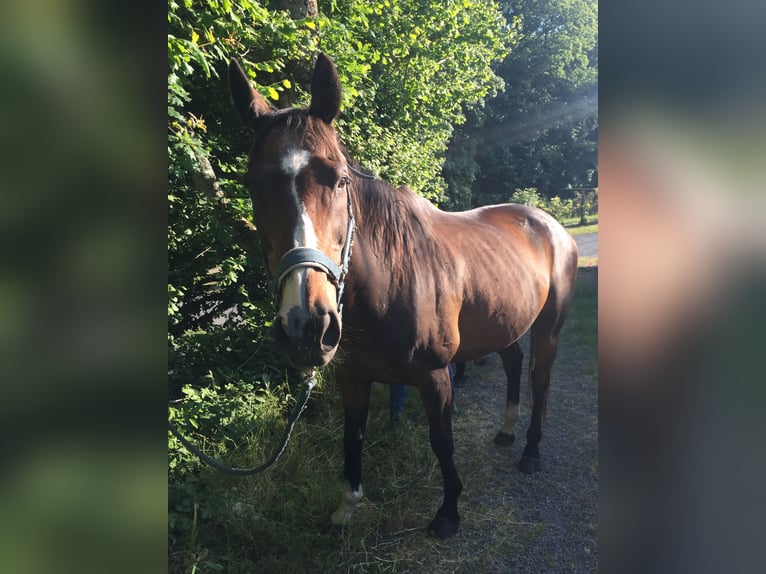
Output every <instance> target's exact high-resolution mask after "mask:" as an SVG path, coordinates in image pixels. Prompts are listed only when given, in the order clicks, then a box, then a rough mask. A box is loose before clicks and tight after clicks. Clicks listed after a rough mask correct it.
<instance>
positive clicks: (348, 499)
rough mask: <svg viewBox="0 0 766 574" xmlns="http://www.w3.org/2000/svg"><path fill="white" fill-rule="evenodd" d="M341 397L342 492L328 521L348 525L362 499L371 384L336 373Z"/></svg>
mask: <svg viewBox="0 0 766 574" xmlns="http://www.w3.org/2000/svg"><path fill="white" fill-rule="evenodd" d="M336 378H337V381H338V383H339V385H340V388H341V393H342V396H343V409H344V412H345V424H344V432H343V453H344V463H343V477H344V478H345V483H344V485H343V494H342V496H341V501H340V505H339V506H338V509H337V510H336V511H335V512H334V513H333V515H332V523H333V524H336V525H344V524H348V522H349V521H350V520H351V516H352V515H353V514H354V510H355V509H356V505H357V504H358V503H359V501H360V500H361V499H362V496H363V495H364V492H363V491H362V444H363V443H364V435H365V432H366V430H367V411H368V409H369V404H370V387H371V383H353V382H352V381H351V378H350V377H349V376H346V375H343V374H341V373H340V372H338V373H336Z"/></svg>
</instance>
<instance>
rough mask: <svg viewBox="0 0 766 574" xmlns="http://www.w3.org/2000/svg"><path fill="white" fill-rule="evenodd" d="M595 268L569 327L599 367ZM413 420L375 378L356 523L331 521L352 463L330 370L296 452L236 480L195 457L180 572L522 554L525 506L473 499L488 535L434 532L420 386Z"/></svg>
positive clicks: (251, 454) (427, 564)
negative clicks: (399, 411)
mask: <svg viewBox="0 0 766 574" xmlns="http://www.w3.org/2000/svg"><path fill="white" fill-rule="evenodd" d="M594 277H595V272H594V271H590V270H589V271H586V272H583V273H581V275H580V279H579V280H578V286H577V290H576V293H575V299H574V301H573V305H572V310H571V312H570V316H569V318H568V320H567V326H566V328H565V329H564V331H563V334H564V336H565V337H567V338H568V339H569V340H570V341H574V342H576V345H578V347H580V346H581V348H582V349H583V352H582V353H578V356H581V357H587V360H588V361H589V362H592V363H593V364H592V365H590V367H589V370H592V372H593V373H594V376H595V373H597V363H596V359H595V357H596V353H595V348H596V343H597V335H596V308H597V286H596V282H595V280H594ZM586 350H587V352H586ZM591 356H592V359H591V358H590V357H591ZM583 360H586V359H583ZM405 418H408V419H410V420H412V421H413V424H412V425H409V424H406V423H405V424H402V426H401V427H400V428H398V429H396V430H390V429H389V428H388V388H387V387H383V386H381V385H374V386H373V393H372V399H371V405H370V417H369V423H368V432H367V440H366V442H365V447H364V454H363V457H364V462H363V479H362V484H363V487H364V493H365V496H364V498H363V499H362V501H361V502H360V503H359V506H358V508H357V510H356V513H355V514H354V517H353V520H352V523H351V524H350V525H349V526H348V527H345V528H335V527H331V526H330V525H329V517H330V514H331V513H332V512H333V511H334V510H335V509H336V507H337V505H338V503H339V501H340V492H341V485H342V479H341V474H342V467H343V453H342V429H343V416H342V408H341V404H340V399H339V396H338V392H337V390H336V389H335V386H334V384H333V382H332V380H331V379H329V377H328V380H324V381H322V382H321V383H320V385H319V386H318V387H317V388H316V389H315V391H314V394H313V395H312V399H311V401H310V403H309V407H308V409H307V410H306V412H305V413H304V415H303V417H302V418H301V420H300V421H299V422H298V424H297V425H296V430H295V432H294V434H293V438H292V440H291V442H290V444H289V445H288V447H287V450H286V451H285V454H284V455H283V457H282V458H281V459H280V461H279V462H278V463H277V464H276V465H275V466H273V467H272V468H271V469H269V470H268V471H266V472H265V473H262V474H260V475H257V476H253V477H244V478H239V477H232V476H229V475H225V474H222V473H220V472H217V471H215V470H212V469H210V468H208V467H206V466H203V465H201V464H197V463H194V462H193V461H191V460H190V461H189V465H192V467H193V468H192V470H191V472H189V473H187V474H185V475H182V476H181V475H178V476H176V481H175V482H173V483H172V485H171V486H172V491H173V492H174V498H175V499H179V498H180V499H183V500H181V502H183V504H180V503H179V504H175V505H174V506H173V510H172V512H171V515H170V518H171V528H170V529H169V571H170V572H171V573H173V574H178V573H192V572H193V573H195V574H197V573H204V572H228V573H232V574H236V573H243V574H244V573H248V574H250V573H253V572H259V573H269V572H275V573H279V574H282V573H285V574H290V573H306V572H310V573H313V572H321V573H325V572H391V573H395V572H407V571H409V572H432V571H433V572H435V571H445V572H453V571H461V572H463V571H471V570H475V571H477V572H478V571H480V570H481V566H482V564H486V563H487V561H489V560H493V559H494V558H493V557H496V556H503V555H508V554H509V553H513V552H516V551H517V546H518V545H519V544H520V542H519V540H518V539H517V538H514V537H513V536H510V535H509V533H512V532H515V531H518V530H519V528H518V526H516V525H514V522H513V519H514V517H513V509H512V508H507V507H504V506H502V505H496V504H495V505H489V504H488V505H479V504H478V503H477V502H476V501H474V502H473V503H464V505H463V516H464V522H465V528H466V529H468V528H473V529H479V530H480V535H478V536H474V537H473V538H478V539H480V541H481V542H480V543H477V542H476V541H475V540H472V539H471V538H472V537H471V536H468V534H467V533H466V535H465V539H461V538H460V535H458V537H456V538H455V539H452V540H450V541H446V542H443V541H437V540H434V539H431V538H429V537H427V536H426V535H425V532H424V530H425V525H426V524H427V523H428V521H429V520H430V519H431V518H432V516H433V514H434V513H435V511H436V509H437V507H438V505H439V503H440V502H441V497H442V477H441V472H440V470H439V466H438V463H437V460H436V457H435V456H434V455H433V453H432V451H431V448H430V445H429V441H428V425H427V423H426V420H425V415H424V414H423V410H422V407H421V405H420V401H419V397H418V396H417V393H414V392H410V393H408V397H407V405H406V412H405ZM272 423H273V421H271V423H270V424H272ZM256 427H257V425H256ZM279 430H280V431H281V429H279ZM277 435H278V432H273V430H272V429H270V430H269V431H268V432H261V431H259V430H258V429H257V428H256V429H255V430H254V431H253V433H252V434H251V435H249V438H245V439H242V441H241V442H242V443H243V444H242V445H241V447H242V448H240V449H239V450H237V451H236V452H238V453H239V454H238V455H236V456H235V457H234V460H231V457H228V458H229V459H230V460H229V462H234V463H236V464H238V465H242V466H252V465H254V464H257V463H260V462H261V461H262V460H264V459H265V458H267V456H268V454H269V453H270V449H271V448H272V447H273V444H274V442H273V440H274V439H275V437H276V436H277ZM474 474H475V473H474ZM462 476H463V482H464V484H467V485H470V484H473V483H481V482H482V480H483V479H482V477H480V476H474V475H473V474H472V470H471V468H464V469H462ZM473 488H474V490H475V489H476V487H475V486H474V487H473ZM469 542H470V544H469ZM477 544H480V545H479V546H477Z"/></svg>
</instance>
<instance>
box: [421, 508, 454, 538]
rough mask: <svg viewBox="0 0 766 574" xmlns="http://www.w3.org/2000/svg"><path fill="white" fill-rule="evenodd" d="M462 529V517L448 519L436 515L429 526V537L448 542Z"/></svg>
mask: <svg viewBox="0 0 766 574" xmlns="http://www.w3.org/2000/svg"><path fill="white" fill-rule="evenodd" d="M459 528H460V517H459V516H457V517H455V518H447V517H446V516H442V515H441V514H438V513H437V515H436V518H434V519H433V520H432V521H431V524H429V525H428V531H427V532H428V535H429V536H433V537H434V538H438V539H440V540H446V539H447V538H451V537H452V536H454V535H455V534H456V533H457V531H458V529H459Z"/></svg>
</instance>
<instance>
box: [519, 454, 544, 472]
mask: <svg viewBox="0 0 766 574" xmlns="http://www.w3.org/2000/svg"><path fill="white" fill-rule="evenodd" d="M516 468H518V469H519V470H520V471H521V472H523V473H525V474H534V473H536V472H537V471H539V470H540V459H539V458H529V457H526V456H522V457H521V460H520V461H519V464H518V465H517V466H516Z"/></svg>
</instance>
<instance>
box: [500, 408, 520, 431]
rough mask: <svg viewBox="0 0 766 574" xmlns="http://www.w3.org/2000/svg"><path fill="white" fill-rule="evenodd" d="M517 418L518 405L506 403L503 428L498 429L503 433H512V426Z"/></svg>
mask: <svg viewBox="0 0 766 574" xmlns="http://www.w3.org/2000/svg"><path fill="white" fill-rule="evenodd" d="M518 420H519V405H517V404H514V403H508V406H506V408H505V423H504V424H503V428H501V429H500V432H502V433H505V434H513V427H514V426H516V423H517V422H518Z"/></svg>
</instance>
